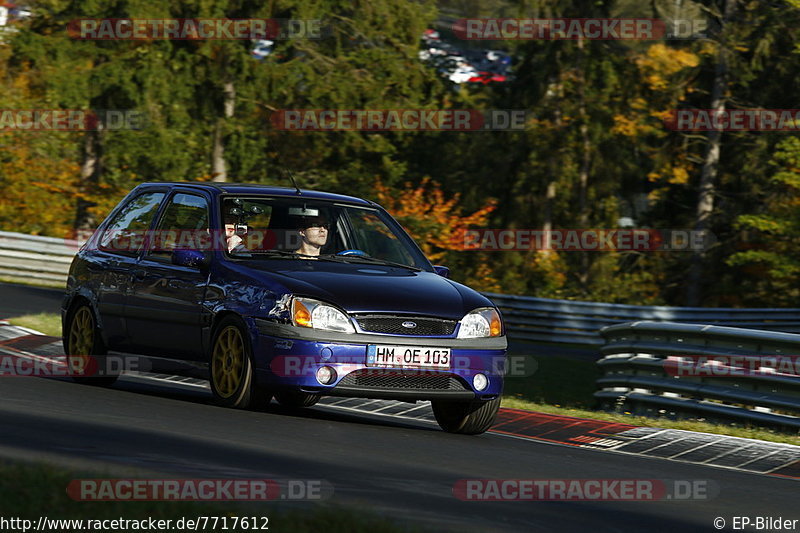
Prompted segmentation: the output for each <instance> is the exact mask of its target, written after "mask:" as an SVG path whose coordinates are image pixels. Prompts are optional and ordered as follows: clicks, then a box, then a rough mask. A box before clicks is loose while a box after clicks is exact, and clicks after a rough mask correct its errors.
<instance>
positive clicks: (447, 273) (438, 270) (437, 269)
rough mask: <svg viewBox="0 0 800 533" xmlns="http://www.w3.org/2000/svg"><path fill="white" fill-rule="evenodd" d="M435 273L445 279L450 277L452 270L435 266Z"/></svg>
mask: <svg viewBox="0 0 800 533" xmlns="http://www.w3.org/2000/svg"><path fill="white" fill-rule="evenodd" d="M433 271H434V272H436V273H437V274H439V275H440V276H442V277H443V278H449V277H450V269H449V268H447V267H446V266H442V265H433Z"/></svg>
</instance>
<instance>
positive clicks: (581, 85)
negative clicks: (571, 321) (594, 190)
mask: <svg viewBox="0 0 800 533" xmlns="http://www.w3.org/2000/svg"><path fill="white" fill-rule="evenodd" d="M577 45H578V116H579V117H580V124H581V125H580V130H579V131H580V136H581V158H580V161H581V165H580V168H579V169H578V225H579V226H580V227H581V229H586V226H587V225H588V224H589V205H588V194H589V169H590V166H591V149H592V143H591V140H590V138H589V116H588V113H587V112H586V90H585V86H586V58H585V50H584V46H585V45H584V42H583V39H582V38H579V39H578V41H577ZM589 269H590V259H589V252H581V270H580V272H579V273H578V279H579V281H580V283H581V285H582V286H583V288H584V289H586V287H587V285H588V283H589Z"/></svg>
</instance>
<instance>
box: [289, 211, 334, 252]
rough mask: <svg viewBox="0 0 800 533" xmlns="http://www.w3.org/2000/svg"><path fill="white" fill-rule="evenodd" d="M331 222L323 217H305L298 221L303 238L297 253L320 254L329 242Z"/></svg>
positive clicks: (299, 231) (298, 228)
mask: <svg viewBox="0 0 800 533" xmlns="http://www.w3.org/2000/svg"><path fill="white" fill-rule="evenodd" d="M329 228H330V224H329V223H328V221H327V220H326V219H325V218H323V217H303V218H301V219H300V220H299V221H298V224H297V231H298V233H299V234H300V238H301V239H302V241H301V243H300V248H298V249H297V250H295V253H296V254H302V255H310V256H313V257H316V256H319V252H320V250H321V249H322V247H323V246H325V243H326V242H328V229H329Z"/></svg>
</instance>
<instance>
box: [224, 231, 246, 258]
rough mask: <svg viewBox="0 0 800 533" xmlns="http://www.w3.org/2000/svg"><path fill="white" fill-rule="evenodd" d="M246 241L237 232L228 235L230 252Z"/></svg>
mask: <svg viewBox="0 0 800 533" xmlns="http://www.w3.org/2000/svg"><path fill="white" fill-rule="evenodd" d="M243 242H244V241H243V240H242V238H241V237H240V236H238V235H236V234H234V235H231V236H230V237H228V253H230V252H232V251H233V249H234V248H236V247H237V246H239V245H240V244H242V243H243Z"/></svg>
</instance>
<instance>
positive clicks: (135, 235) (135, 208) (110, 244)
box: [98, 192, 164, 255]
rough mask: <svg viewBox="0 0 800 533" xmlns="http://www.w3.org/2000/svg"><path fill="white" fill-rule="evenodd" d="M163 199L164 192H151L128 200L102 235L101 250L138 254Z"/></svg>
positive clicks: (99, 245) (99, 244)
mask: <svg viewBox="0 0 800 533" xmlns="http://www.w3.org/2000/svg"><path fill="white" fill-rule="evenodd" d="M163 199H164V193H163V192H150V193H145V194H141V195H139V196H137V197H136V198H134V199H132V200H131V201H130V202H128V204H127V205H126V206H125V207H123V208H122V210H121V211H120V212H119V213H117V215H116V216H115V217H114V219H113V220H112V221H111V222H110V223H109V224H108V226H106V229H105V231H104V232H103V234H102V235H101V236H100V242H99V243H98V247H99V248H100V250H103V251H105V252H113V253H119V254H124V255H136V254H138V253H139V251H140V250H141V249H142V246H143V245H144V238H145V234H146V233H147V230H148V229H149V228H150V224H151V222H152V221H153V217H154V216H155V215H156V213H157V212H158V207H159V205H161V200H163Z"/></svg>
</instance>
